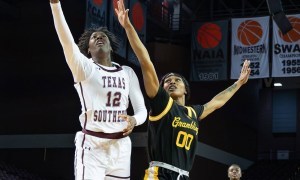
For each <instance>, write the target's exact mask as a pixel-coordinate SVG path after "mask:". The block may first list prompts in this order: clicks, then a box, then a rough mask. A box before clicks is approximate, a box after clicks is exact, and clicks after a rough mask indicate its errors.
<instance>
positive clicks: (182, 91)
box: [115, 0, 250, 180]
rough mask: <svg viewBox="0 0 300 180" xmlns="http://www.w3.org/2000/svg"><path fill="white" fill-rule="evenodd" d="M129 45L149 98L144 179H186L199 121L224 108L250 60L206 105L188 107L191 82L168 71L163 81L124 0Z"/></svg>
mask: <svg viewBox="0 0 300 180" xmlns="http://www.w3.org/2000/svg"><path fill="white" fill-rule="evenodd" d="M115 11H116V14H117V15H118V20H119V22H120V24H121V25H122V27H123V28H124V29H125V31H126V34H127V37H128V39H129V42H130V45H131V47H132V49H133V50H134V52H135V54H136V55H137V57H138V60H139V62H140V65H141V68H142V72H143V78H144V85H145V89H146V93H147V95H148V97H149V99H150V107H151V111H150V116H149V123H148V152H149V157H150V160H151V162H150V163H149V168H148V169H147V170H146V173H145V177H144V180H157V179H160V180H175V179H177V180H187V179H189V171H190V170H191V168H192V165H193V161H194V158H195V154H196V148H197V142H198V124H199V121H200V120H202V119H204V118H205V117H206V116H208V115H209V114H211V113H212V112H214V111H215V110H216V109H218V108H221V107H222V106H223V105H224V104H225V103H226V102H227V101H228V100H229V99H230V98H231V97H232V96H233V95H234V94H235V93H236V92H237V90H238V89H239V88H240V87H241V86H242V85H243V84H245V83H246V82H247V81H248V78H249V74H250V68H249V64H250V61H247V60H245V62H244V64H243V67H242V70H241V74H240V77H239V79H238V80H237V81H236V82H235V83H234V84H233V85H231V86H230V87H228V88H227V89H225V90H224V91H222V92H220V93H219V94H217V95H216V96H215V97H214V98H213V99H212V100H211V101H209V102H208V103H206V104H205V105H193V106H185V100H186V98H187V97H188V96H189V94H190V91H189V85H188V83H187V81H186V80H185V78H184V77H183V76H181V75H179V74H176V73H168V74H167V75H166V76H164V77H163V79H162V81H161V83H159V81H158V77H157V74H156V71H155V68H154V66H153V64H152V61H151V59H150V56H149V54H148V51H147V49H146V48H145V46H144V45H143V43H142V42H141V40H140V38H139V37H138V35H137V33H136V31H135V29H134V27H133V25H132V24H131V22H130V20H129V18H128V11H129V10H128V9H125V6H124V2H123V0H119V1H118V8H117V9H116V10H115Z"/></svg>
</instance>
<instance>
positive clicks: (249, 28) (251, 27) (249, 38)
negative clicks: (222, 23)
mask: <svg viewBox="0 0 300 180" xmlns="http://www.w3.org/2000/svg"><path fill="white" fill-rule="evenodd" d="M237 34H238V39H239V40H240V42H241V43H242V44H243V45H247V46H249V45H254V44H256V43H257V42H258V41H259V40H260V39H261V38H262V35H263V30H262V27H261V25H260V24H259V23H258V22H257V21H253V20H247V21H244V22H242V23H241V24H240V26H239V27H238V30H237Z"/></svg>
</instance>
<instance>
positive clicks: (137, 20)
mask: <svg viewBox="0 0 300 180" xmlns="http://www.w3.org/2000/svg"><path fill="white" fill-rule="evenodd" d="M129 9H130V10H129V16H130V20H131V22H132V24H133V26H134V28H135V30H136V32H137V34H138V36H139V37H140V39H141V41H142V42H143V43H145V42H146V17H147V14H146V13H147V7H146V6H145V5H144V4H142V3H140V2H139V0H130V7H129ZM130 12H131V13H130ZM127 56H128V57H127V58H128V60H129V62H131V63H133V64H134V65H137V66H140V63H139V61H138V59H137V57H136V55H135V54H134V52H133V50H132V48H131V46H130V45H129V46H128V54H127Z"/></svg>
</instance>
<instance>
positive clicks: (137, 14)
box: [132, 2, 145, 31]
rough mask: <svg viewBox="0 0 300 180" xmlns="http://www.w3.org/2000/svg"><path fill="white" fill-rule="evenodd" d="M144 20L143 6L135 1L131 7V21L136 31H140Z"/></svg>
mask: <svg viewBox="0 0 300 180" xmlns="http://www.w3.org/2000/svg"><path fill="white" fill-rule="evenodd" d="M144 21H145V20H144V13H143V8H142V6H141V4H140V3H139V2H137V3H136V4H135V5H134V6H133V8H132V23H133V25H134V27H135V28H136V30H137V31H142V29H143V26H144Z"/></svg>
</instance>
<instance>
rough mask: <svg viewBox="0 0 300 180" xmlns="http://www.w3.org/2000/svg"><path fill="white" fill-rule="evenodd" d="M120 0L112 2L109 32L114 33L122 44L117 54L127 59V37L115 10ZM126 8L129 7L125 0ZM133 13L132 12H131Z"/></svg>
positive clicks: (112, 0)
mask: <svg viewBox="0 0 300 180" xmlns="http://www.w3.org/2000/svg"><path fill="white" fill-rule="evenodd" d="M117 2H118V0H111V1H110V13H109V30H110V31H111V32H112V33H114V34H115V35H116V36H117V37H118V39H119V43H120V47H119V49H118V51H117V52H114V53H116V54H118V55H119V56H121V57H123V58H124V59H125V58H126V49H127V36H126V32H125V30H124V28H123V27H122V26H121V25H120V23H119V20H118V16H117V14H116V12H115V9H116V8H117V7H118V5H117ZM124 4H125V7H128V1H127V0H124ZM129 12H131V11H129Z"/></svg>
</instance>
